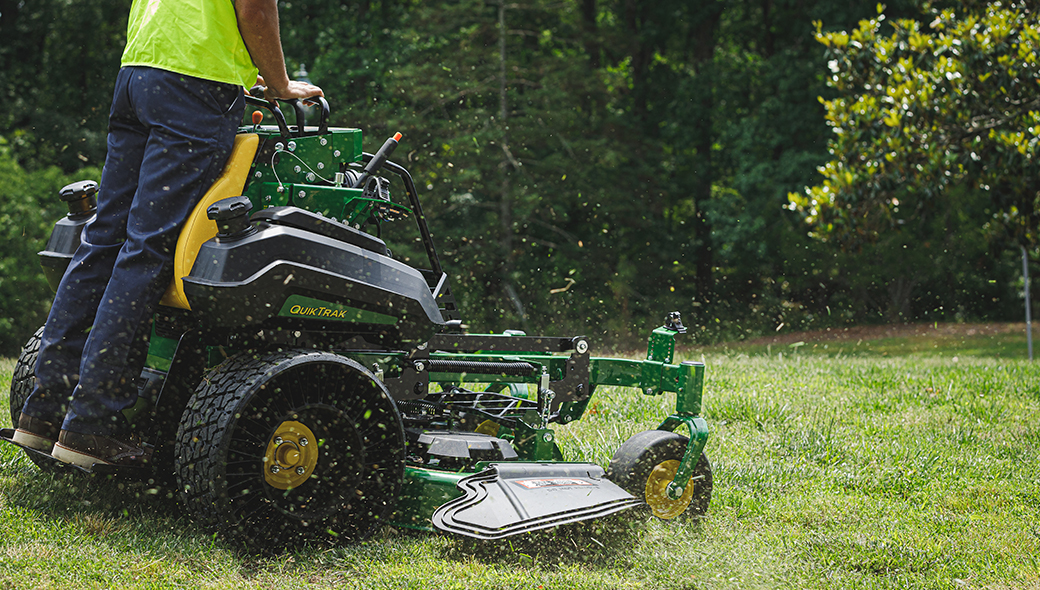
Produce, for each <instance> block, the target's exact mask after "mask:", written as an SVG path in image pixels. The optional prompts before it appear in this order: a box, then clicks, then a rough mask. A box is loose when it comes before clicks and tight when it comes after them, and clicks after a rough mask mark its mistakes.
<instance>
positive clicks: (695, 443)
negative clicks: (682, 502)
mask: <svg viewBox="0 0 1040 590" xmlns="http://www.w3.org/2000/svg"><path fill="white" fill-rule="evenodd" d="M684 424H685V425H686V427H687V428H689V430H690V442H689V443H688V444H687V445H686V452H685V453H683V458H682V460H681V461H680V462H679V470H678V471H676V472H675V479H673V480H672V482H671V483H669V484H668V488H667V489H666V490H665V493H666V494H667V495H668V497H669V498H670V499H672V500H678V499H679V498H681V497H682V495H683V491H684V490H685V489H686V486H687V485H689V483H690V478H691V477H692V476H693V471H694V469H696V468H697V461H699V460H700V458H701V453H702V452H703V451H704V444H705V443H706V442H708V432H709V431H708V422H707V421H706V420H705V419H704V418H701V417H700V416H681V415H677V414H672V415H671V416H668V418H666V419H665V421H664V422H662V423H661V425H660V426H658V427H657V429H658V430H667V431H669V432H675V429H676V428H678V427H680V426H682V425H684Z"/></svg>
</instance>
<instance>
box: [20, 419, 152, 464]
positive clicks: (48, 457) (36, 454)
mask: <svg viewBox="0 0 1040 590" xmlns="http://www.w3.org/2000/svg"><path fill="white" fill-rule="evenodd" d="M0 439H2V440H5V441H7V442H9V443H11V444H12V445H14V446H16V447H19V448H21V449H22V450H23V451H25V452H26V453H28V454H30V455H32V456H33V457H36V458H38V459H44V460H46V461H53V462H54V463H55V466H57V467H61V468H64V469H75V470H77V471H82V472H83V473H89V474H91V475H120V476H135V475H140V474H141V473H142V472H145V471H147V470H148V468H147V467H126V466H116V465H106V464H103V463H94V464H93V465H92V466H91V467H90V469H87V468H85V467H80V466H79V465H72V464H70V463H65V462H63V461H59V460H57V459H55V458H54V457H52V456H51V454H50V453H45V452H43V451H40V450H38V449H34V448H31V447H27V446H24V445H20V444H18V443H16V442H14V429H13V428H0Z"/></svg>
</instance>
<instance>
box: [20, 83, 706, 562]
mask: <svg viewBox="0 0 1040 590" xmlns="http://www.w3.org/2000/svg"><path fill="white" fill-rule="evenodd" d="M248 100H249V102H250V103H251V104H253V105H254V106H256V107H260V108H263V109H266V110H268V111H270V114H271V116H272V117H273V119H274V122H275V125H269V126H268V125H261V124H260V123H261V122H262V118H263V115H262V114H261V113H260V112H257V113H254V119H253V120H254V125H252V126H246V127H243V128H241V129H240V130H239V134H238V136H237V137H236V141H235V147H234V150H233V152H232V155H231V157H230V159H229V161H228V164H227V167H226V169H225V171H224V174H223V176H222V177H221V178H220V179H218V181H217V182H216V183H215V184H214V185H213V187H212V188H211V189H210V190H209V192H208V193H207V194H206V195H205V197H204V198H203V200H202V202H200V203H199V205H198V207H197V208H196V209H195V211H194V212H193V214H192V216H191V217H190V218H189V220H188V221H187V223H186V225H185V227H184V229H183V231H182V233H181V236H180V239H179V241H178V243H177V250H176V256H175V260H174V270H175V279H174V281H173V282H172V283H171V285H170V288H169V290H168V291H167V292H166V294H165V296H164V297H163V300H162V305H161V306H160V309H159V311H158V312H157V313H156V314H155V317H154V320H153V328H152V334H151V340H150V344H149V351H148V359H147V364H146V367H145V369H144V371H143V372H142V375H141V378H140V380H139V390H140V397H139V401H138V404H137V405H136V406H135V407H134V408H132V409H130V410H128V411H127V412H126V413H127V416H128V418H129V419H130V421H131V423H132V424H133V425H134V428H135V429H136V430H137V431H138V432H140V433H141V434H142V435H144V437H145V438H146V440H148V441H149V442H150V444H152V445H153V446H154V447H155V452H154V455H153V460H152V465H151V467H150V469H146V470H141V471H142V472H136V473H131V474H127V475H130V476H132V477H137V478H140V479H143V480H146V481H150V482H154V483H157V484H162V483H174V485H176V487H177V489H178V490H179V491H180V495H181V499H182V500H183V502H184V504H185V505H186V506H187V508H188V510H189V511H190V512H191V513H192V515H193V516H194V517H196V518H197V519H199V520H201V521H203V522H206V523H209V524H211V525H213V526H214V527H215V528H217V529H218V530H220V531H222V532H223V533H224V534H226V535H228V536H229V537H231V538H235V539H239V540H242V541H246V542H248V543H251V544H268V545H272V544H273V545H278V544H284V543H287V542H289V541H292V540H298V539H301V540H311V539H337V540H340V541H355V540H359V539H363V538H364V537H366V536H367V535H368V534H370V533H371V532H372V531H373V530H374V529H375V528H376V527H377V526H380V525H383V524H390V525H394V526H398V527H405V528H411V529H421V530H430V531H434V530H440V531H445V532H450V533H455V534H460V535H466V536H469V537H474V538H478V539H498V538H502V537H505V536H509V535H513V534H517V533H522V532H527V531H532V530H537V529H543V528H548V527H553V526H558V525H561V524H567V523H572V522H577V521H581V520H586V519H591V518H597V517H601V516H604V515H607V514H611V513H614V512H618V511H620V510H624V509H626V508H630V507H632V506H635V505H639V504H643V503H646V504H648V505H649V506H650V508H651V510H652V512H653V514H655V515H656V516H658V517H661V518H675V517H677V516H680V515H683V514H695V515H698V514H703V513H704V512H705V511H706V510H707V506H708V501H709V499H710V496H711V482H712V474H711V466H710V464H709V463H708V459H707V457H706V456H705V455H704V453H703V449H704V444H705V441H706V440H707V437H708V427H707V423H706V422H705V421H704V419H703V418H702V417H701V416H700V411H701V390H702V385H703V377H704V366H703V364H701V363H696V362H683V363H679V364H673V363H672V357H673V353H674V349H675V344H674V337H675V336H676V335H677V334H680V333H682V332H684V331H685V329H684V328H683V326H682V322H681V320H680V318H679V315H678V313H675V312H673V313H672V314H669V315H668V317H667V318H666V321H665V324H664V325H663V326H661V327H659V328H657V329H655V330H654V331H653V332H652V334H651V336H650V341H649V346H648V351H647V357H646V359H645V360H629V359H616V358H599V357H593V356H591V351H590V349H589V342H588V340H587V339H586V338H585V337H583V336H574V337H550V336H527V335H525V334H523V333H520V332H507V333H505V334H465V333H463V332H462V327H461V315H460V313H459V310H458V309H457V307H456V303H455V299H454V297H453V296H452V293H451V290H450V288H449V286H448V277H447V275H446V274H445V273H444V271H443V270H442V268H441V265H440V262H439V259H438V257H437V252H436V249H435V248H434V243H433V240H432V238H431V235H430V231H429V228H428V227H427V223H426V219H425V217H424V215H423V211H422V207H421V205H420V202H419V198H418V192H417V190H416V188H415V184H414V182H413V181H412V178H411V175H410V174H409V173H408V171H407V170H406V169H405V168H403V167H402V166H400V165H398V164H395V163H394V162H392V161H391V160H390V159H389V158H390V156H391V154H392V152H393V149H394V147H395V146H396V145H397V141H398V140H399V139H400V136H399V135H397V136H395V137H393V138H391V139H389V140H387V141H386V143H384V145H383V147H382V148H381V149H380V150H379V151H378V152H377V153H376V154H374V155H372V154H367V153H363V152H362V149H361V132H360V131H359V130H357V129H344V128H329V127H328V124H327V122H328V116H329V110H328V104H327V103H326V102H325V100H324V99H317V101H316V102H317V108H318V110H319V111H320V112H319V121H318V124H317V125H314V126H308V125H307V124H306V121H305V116H304V107H303V106H302V105H301V104H300V103H299V102H296V101H287V102H288V104H290V105H291V106H292V107H293V108H294V110H295V111H296V114H297V116H296V121H297V123H298V124H297V125H294V126H290V125H288V124H287V122H286V120H285V118H284V116H283V115H282V112H281V111H280V110H279V108H278V106H277V104H276V103H273V102H268V101H264V100H260V99H257V98H253V97H248ZM380 174H384V175H385V176H380ZM387 177H396V179H397V180H399V181H400V183H401V186H402V188H403V192H404V194H405V195H406V198H407V202H406V203H404V204H401V203H395V202H394V201H393V200H391V195H390V181H389V180H388V178H387ZM97 191H98V186H97V184H96V183H93V182H89V181H85V182H80V183H75V184H73V185H69V186H68V187H66V188H65V189H63V190H62V192H61V196H62V199H64V200H65V201H67V202H68V204H69V214H68V216H66V217H65V218H63V219H62V220H60V221H59V222H58V223H57V224H56V225H55V228H54V231H53V233H52V235H51V238H50V241H49V242H48V245H47V249H46V250H45V251H43V252H41V253H40V256H41V261H42V263H43V266H44V270H45V274H46V276H47V278H48V280H49V281H50V283H51V285H52V287H54V286H56V285H57V283H58V281H59V280H60V279H61V276H62V274H63V273H64V271H65V268H66V267H67V266H68V263H69V260H70V259H71V257H72V254H73V253H74V252H75V249H76V247H77V246H78V244H79V242H80V233H81V231H82V228H83V226H84V225H85V224H86V223H88V222H89V221H90V220H91V219H92V218H93V216H94V214H95V212H96V206H95V204H94V196H95V194H96V192H97ZM406 218H411V219H412V220H414V222H415V228H413V229H417V230H418V238H416V240H415V243H416V244H418V245H419V247H420V248H421V252H420V254H423V255H424V257H425V258H426V259H427V260H428V265H427V266H428V268H427V269H418V268H415V267H414V266H412V265H411V264H409V263H408V262H407V260H408V258H407V257H404V256H398V257H395V256H393V255H392V253H391V251H390V249H389V248H388V247H387V244H386V243H385V242H384V241H383V239H381V237H380V236H382V235H383V230H384V228H386V227H387V224H390V223H391V222H395V221H396V222H398V223H399V224H400V223H405V222H402V221H400V220H403V219H406ZM401 247H405V246H403V245H402V246H401ZM41 331H42V328H41ZM41 331H38V332H37V333H36V334H35V335H34V336H33V337H32V338H31V339H30V340H29V342H28V343H27V344H26V346H25V348H24V349H23V351H22V355H21V356H20V358H19V360H18V364H17V367H16V370H15V375H14V379H13V381H12V385H11V415H12V419H13V420H15V421H17V417H18V414H19V413H20V411H21V407H22V404H23V402H24V400H25V399H26V397H27V396H28V395H29V393H30V392H31V391H32V387H33V384H34V379H35V377H34V370H35V364H36V356H37V353H38V350H39V341H40V334H41ZM475 384H481V385H480V386H479V387H478V386H476V385H475ZM601 385H606V386H624V387H637V388H639V389H640V391H642V392H643V393H644V394H646V395H650V396H657V395H661V394H663V393H665V392H673V393H675V394H676V404H675V411H674V413H672V414H671V415H669V416H667V417H665V418H664V420H663V421H662V422H661V424H660V425H659V426H658V428H657V429H655V430H650V431H645V432H641V433H638V434H636V435H635V436H633V437H632V438H631V439H629V440H628V441H627V442H625V443H624V444H623V445H622V446H621V447H620V448H619V449H618V451H617V453H615V455H614V458H613V459H612V460H611V463H610V465H609V466H607V469H606V470H604V469H603V468H602V467H600V466H598V465H595V464H591V463H583V462H572V461H566V460H565V459H564V457H563V456H562V453H561V452H560V449H559V447H558V446H557V444H556V433H555V431H554V426H555V425H557V424H567V423H569V422H573V421H575V420H579V419H580V418H581V417H582V415H583V414H584V412H585V409H586V407H587V406H588V404H589V400H590V399H591V397H592V395H593V393H594V391H595V389H596V387H598V386H601ZM683 427H685V431H686V432H687V434H688V435H689V436H682V435H680V434H678V433H677V432H676V431H682V430H683ZM11 434H12V431H11V430H10V429H7V430H4V431H0V436H2V437H3V438H5V439H8V440H9V439H10V438H11ZM26 452H27V453H28V454H29V456H30V458H31V459H32V460H33V462H35V463H36V464H37V465H39V466H40V467H41V468H43V469H58V468H65V466H64V465H63V464H61V463H58V462H56V461H54V460H52V459H51V458H50V456H49V455H46V454H43V453H40V452H38V451H33V450H32V449H26ZM90 471H92V472H97V473H106V472H109V471H111V469H110V468H108V467H107V466H104V465H95V466H94V468H93V469H92V470H90Z"/></svg>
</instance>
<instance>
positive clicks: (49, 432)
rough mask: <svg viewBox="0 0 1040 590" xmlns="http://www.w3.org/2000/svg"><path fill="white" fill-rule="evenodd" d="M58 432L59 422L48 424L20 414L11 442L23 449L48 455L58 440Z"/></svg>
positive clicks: (59, 428)
mask: <svg viewBox="0 0 1040 590" xmlns="http://www.w3.org/2000/svg"><path fill="white" fill-rule="evenodd" d="M59 430H61V421H58V422H48V421H46V420H41V419H40V418H35V417H33V416H30V415H28V414H26V413H25V412H22V413H21V414H20V415H19V416H18V428H17V429H16V430H15V431H14V436H13V437H11V440H13V441H14V442H16V443H18V444H20V445H22V446H23V447H29V448H30V449H36V450H37V451H43V452H44V453H49V452H51V449H52V448H54V443H55V442H57V440H58V431H59Z"/></svg>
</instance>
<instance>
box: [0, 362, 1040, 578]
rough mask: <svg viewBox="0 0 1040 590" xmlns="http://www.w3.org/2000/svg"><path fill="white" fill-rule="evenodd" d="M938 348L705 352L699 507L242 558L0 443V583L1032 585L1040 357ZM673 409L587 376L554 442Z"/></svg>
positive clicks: (627, 429)
mask: <svg viewBox="0 0 1040 590" xmlns="http://www.w3.org/2000/svg"><path fill="white" fill-rule="evenodd" d="M803 349H804V347H803ZM943 350H944V351H945V352H946V353H947V354H941V355H938V354H934V353H929V354H921V353H915V354H910V355H908V356H900V357H892V356H889V357H882V356H878V355H871V356H854V357H845V356H843V357H841V358H830V357H828V356H823V355H807V354H797V355H792V354H790V353H789V352H788V353H786V354H784V355H783V356H782V357H780V356H778V354H777V351H776V350H772V351H770V354H768V355H764V354H763V355H753V356H749V355H747V354H735V353H730V354H712V353H711V352H710V351H706V352H704V355H705V360H706V362H707V372H706V384H705V391H704V403H705V406H704V413H705V416H706V418H707V419H708V421H709V424H710V425H711V428H712V435H711V438H710V439H709V441H708V446H707V452H708V454H709V456H710V457H711V460H712V462H713V465H714V468H715V490H714V496H713V500H712V504H711V507H710V509H709V513H708V516H707V517H706V518H704V519H701V520H699V521H685V522H661V521H656V520H652V519H649V518H647V517H646V516H645V515H641V514H633V515H629V516H628V517H626V518H621V517H619V518H613V519H606V520H604V521H598V522H594V523H587V524H585V525H583V526H576V527H570V528H565V529H560V530H557V531H554V532H550V533H544V534H535V535H528V536H522V537H514V538H513V539H512V540H511V541H502V542H497V543H477V542H472V541H467V540H464V539H458V538H451V537H445V536H436V535H424V534H406V533H402V532H400V531H395V530H392V529H386V530H383V531H381V532H380V533H379V534H377V535H376V536H375V537H374V538H373V539H371V540H370V541H368V542H366V543H365V544H362V545H358V546H351V547H323V548H290V549H289V550H288V552H287V553H285V554H283V555H280V556H273V557H271V556H268V557H258V556H251V555H247V554H243V553H240V552H238V551H237V550H235V548H233V547H230V546H228V545H226V544H224V543H223V542H222V541H220V540H219V539H215V538H214V537H213V536H212V535H211V534H209V532H207V531H205V530H201V529H199V528H197V527H196V526H195V525H194V524H192V523H191V522H190V521H189V520H187V519H185V518H184V517H183V516H182V515H181V511H180V509H179V508H178V506H177V504H176V502H175V501H174V500H172V499H170V498H169V497H167V494H166V493H164V492H160V493H150V492H151V490H147V489H145V488H140V487H134V486H123V487H122V488H120V487H118V486H116V485H115V484H112V483H110V482H103V481H102V482H98V481H89V480H85V479H84V478H72V477H53V476H50V475H47V474H43V473H41V472H40V471H38V470H37V469H36V468H35V467H34V466H32V464H31V463H29V462H28V460H26V459H25V458H24V457H23V456H22V455H21V453H20V452H19V451H18V450H17V449H14V448H12V447H10V446H9V445H3V446H0V527H2V529H0V530H2V531H3V533H2V534H0V588H65V587H76V588H110V587H119V588H122V587H127V588H172V587H192V588H195V587H200V588H325V587H342V588H538V587H542V588H594V589H597V590H603V589H607V588H662V589H669V590H672V589H701V588H950V589H961V588H994V589H1004V588H1040V557H1038V556H1040V365H1037V364H1033V363H1029V362H1027V361H1021V360H1006V359H999V358H994V357H986V356H972V355H969V354H965V353H964V352H961V351H957V350H954V349H950V348H949V347H945V348H944V349H943ZM954 356H956V357H957V359H956V360H954V358H953V357H954ZM696 357H697V360H700V358H701V353H700V352H698V353H696ZM12 366H13V364H12V363H11V362H10V361H7V362H5V363H4V364H2V365H0V375H2V377H0V386H2V387H3V391H6V390H7V387H8V382H9V379H10V375H11V369H12ZM673 403H674V399H673V398H672V397H671V396H667V395H666V396H662V397H646V396H643V395H642V394H640V393H639V392H637V391H633V390H623V389H616V388H600V389H599V390H597V391H596V394H595V397H594V401H593V402H592V404H590V408H589V412H588V413H587V415H586V417H585V418H584V419H583V420H582V421H580V422H577V423H574V424H571V425H568V426H566V427H562V428H561V429H560V432H559V434H560V436H559V440H560V441H561V446H562V448H563V450H564V454H565V456H567V457H568V458H572V459H578V460H589V461H595V462H597V463H600V464H603V465H605V464H606V462H607V461H609V459H610V456H611V454H612V453H613V451H614V449H615V448H617V446H618V445H620V444H621V443H622V442H623V441H624V440H625V439H627V438H628V437H629V436H631V435H632V434H634V433H636V432H638V431H640V430H645V429H648V428H653V427H655V426H656V425H657V424H659V422H660V421H661V419H662V418H664V417H665V416H666V415H667V414H668V413H669V412H670V411H671V409H672V408H671V404H673ZM3 407H6V406H3Z"/></svg>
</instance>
